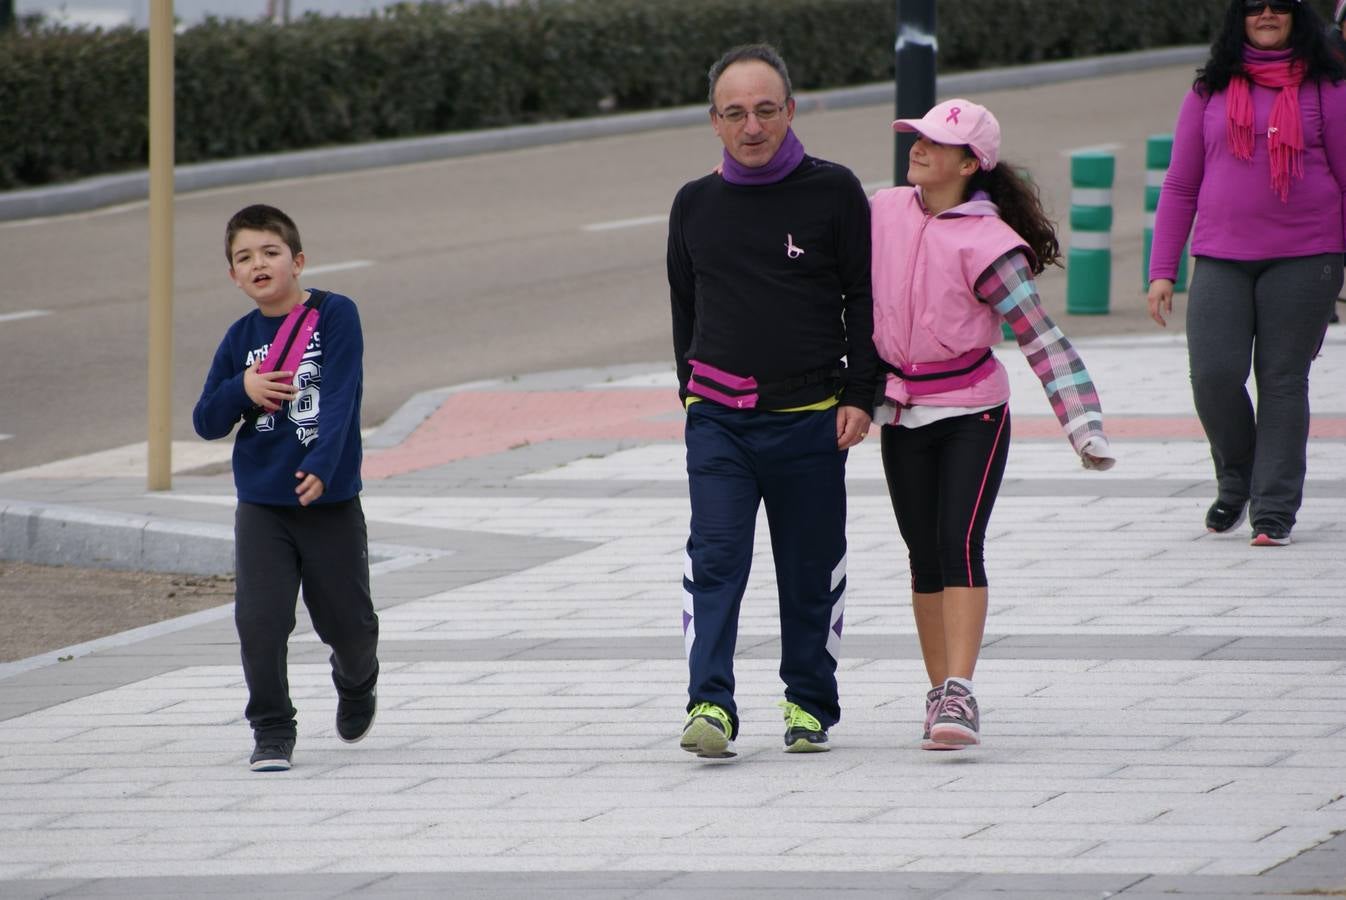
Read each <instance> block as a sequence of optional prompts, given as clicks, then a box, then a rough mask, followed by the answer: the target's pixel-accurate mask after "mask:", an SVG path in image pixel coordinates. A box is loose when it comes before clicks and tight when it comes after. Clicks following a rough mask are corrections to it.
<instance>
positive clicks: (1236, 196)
mask: <svg viewBox="0 0 1346 900" xmlns="http://www.w3.org/2000/svg"><path fill="white" fill-rule="evenodd" d="M1343 78H1346V71H1343V66H1342V63H1341V61H1340V60H1339V59H1338V58H1337V57H1336V56H1335V55H1334V54H1333V53H1332V51H1331V50H1330V49H1329V46H1328V43H1327V39H1326V36H1325V33H1324V23H1323V21H1322V19H1321V18H1320V17H1319V16H1318V15H1317V13H1315V12H1314V11H1313V9H1312V8H1311V7H1310V6H1309V4H1307V3H1303V2H1301V0H1276V2H1270V3H1263V2H1258V0H1229V7H1228V10H1227V11H1226V14H1225V19H1224V24H1223V26H1222V27H1221V29H1220V32H1219V34H1218V35H1217V36H1216V38H1215V41H1214V43H1213V44H1212V45H1211V54H1210V58H1209V59H1208V60H1207V61H1206V65H1205V67H1204V68H1202V69H1200V70H1199V71H1198V72H1197V77H1196V81H1195V83H1194V84H1193V85H1192V90H1191V92H1190V93H1188V95H1187V97H1186V99H1185V100H1184V101H1183V104H1182V110H1181V112H1179V114H1178V124H1177V128H1176V129H1175V134H1174V140H1173V161H1172V164H1171V166H1170V167H1169V170H1168V175H1167V177H1166V178H1165V179H1164V186H1163V191H1162V193H1161V195H1160V200H1159V211H1158V213H1157V215H1156V219H1155V228H1154V246H1153V250H1152V253H1151V257H1150V290H1149V298H1148V299H1149V306H1150V317H1151V318H1153V319H1154V320H1155V321H1156V322H1158V323H1159V324H1160V325H1165V324H1167V322H1166V319H1165V316H1169V315H1172V312H1173V279H1174V276H1175V274H1176V273H1177V268H1178V257H1179V255H1180V253H1181V252H1182V246H1183V243H1184V242H1185V241H1186V240H1187V235H1188V232H1189V230H1190V231H1192V256H1193V257H1195V259H1196V266H1195V271H1194V273H1193V276H1192V285H1191V294H1190V296H1189V297H1188V303H1187V347H1188V360H1189V364H1190V366H1191V376H1192V394H1193V398H1194V399H1195V402H1196V411H1197V415H1198V416H1199V417H1200V419H1201V425H1202V427H1203V428H1204V429H1205V431H1206V437H1207V439H1208V440H1209V441H1210V448H1211V458H1212V460H1213V461H1214V463H1215V475H1216V480H1217V484H1218V494H1217V496H1216V499H1215V502H1214V503H1212V504H1211V506H1210V509H1209V510H1208V511H1207V513H1206V528H1207V529H1209V530H1210V531H1212V532H1226V531H1230V530H1232V529H1233V528H1235V527H1236V526H1237V525H1238V524H1239V522H1241V521H1242V520H1243V516H1244V511H1245V508H1249V509H1250V515H1251V518H1252V531H1253V538H1252V543H1253V546H1257V547H1268V546H1271V547H1274V546H1281V545H1284V544H1288V543H1290V530H1291V529H1292V528H1293V527H1294V524H1295V516H1296V514H1297V513H1298V511H1299V506H1300V503H1301V502H1302V500H1303V493H1304V471H1305V456H1306V447H1307V444H1308V433H1309V395H1308V391H1309V366H1310V365H1311V363H1312V361H1313V358H1314V357H1315V356H1316V355H1317V353H1318V350H1319V348H1320V347H1321V346H1322V340H1323V335H1324V332H1325V330H1326V328H1327V321H1328V318H1329V317H1330V316H1331V314H1332V307H1333V302H1334V301H1335V299H1336V296H1337V291H1338V289H1339V288H1340V287H1341V283H1342V253H1343V251H1346V222H1344V220H1343V209H1344V208H1346V204H1344V203H1343V195H1346V82H1343ZM1193 216H1195V218H1196V227H1195V229H1193V228H1192V219H1193ZM1250 369H1251V371H1252V374H1253V376H1254V378H1255V379H1256V383H1257V408H1256V411H1255V412H1254V409H1253V403H1252V400H1251V398H1250V397H1249V395H1248V390H1247V387H1246V385H1247V381H1248V373H1249V370H1250Z"/></svg>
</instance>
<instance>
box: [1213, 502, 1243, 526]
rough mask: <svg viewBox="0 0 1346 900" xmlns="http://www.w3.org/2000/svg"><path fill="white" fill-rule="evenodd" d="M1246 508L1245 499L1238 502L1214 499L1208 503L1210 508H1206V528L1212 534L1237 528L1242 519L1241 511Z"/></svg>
mask: <svg viewBox="0 0 1346 900" xmlns="http://www.w3.org/2000/svg"><path fill="white" fill-rule="evenodd" d="M1247 508H1248V501H1247V500H1243V501H1240V502H1239V503H1226V502H1225V501H1223V500H1216V501H1215V502H1214V503H1212V504H1211V505H1210V509H1208V510H1206V530H1207V531H1209V532H1211V533H1212V534H1224V533H1225V532H1226V531H1230V530H1232V529H1235V528H1237V527H1238V525H1239V523H1240V522H1242V521H1243V513H1244V511H1245V510H1246V509H1247Z"/></svg>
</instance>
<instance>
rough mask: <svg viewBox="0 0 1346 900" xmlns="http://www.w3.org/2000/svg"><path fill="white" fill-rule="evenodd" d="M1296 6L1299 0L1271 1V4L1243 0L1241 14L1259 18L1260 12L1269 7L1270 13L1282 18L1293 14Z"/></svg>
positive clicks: (1259, 0) (1258, 0)
mask: <svg viewBox="0 0 1346 900" xmlns="http://www.w3.org/2000/svg"><path fill="white" fill-rule="evenodd" d="M1298 5H1299V0H1271V2H1263V0H1244V2H1243V14H1244V15H1245V16H1260V15H1261V14H1262V10H1263V9H1265V8H1266V7H1268V6H1270V7H1271V11H1272V12H1274V13H1276V14H1277V15H1281V16H1283V15H1286V14H1288V13H1292V12H1294V11H1295V7H1296V6H1298Z"/></svg>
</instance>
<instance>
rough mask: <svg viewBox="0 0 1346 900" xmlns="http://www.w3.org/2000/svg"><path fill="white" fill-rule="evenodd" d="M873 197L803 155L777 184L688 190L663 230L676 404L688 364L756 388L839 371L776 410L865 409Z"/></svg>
mask: <svg viewBox="0 0 1346 900" xmlns="http://www.w3.org/2000/svg"><path fill="white" fill-rule="evenodd" d="M869 254H870V234H869V200H868V198H866V197H865V192H864V189H863V188H861V187H860V182H859V181H858V180H857V179H856V177H855V176H854V175H853V174H852V173H851V171H850V170H849V169H847V168H845V167H844V166H840V165H837V164H836V163H831V162H827V161H826V160H821V159H816V158H814V157H811V156H805V157H804V159H803V161H802V162H801V163H800V164H799V165H798V166H797V167H796V168H795V170H794V171H793V172H791V173H790V174H789V175H787V176H786V177H785V178H784V179H782V180H781V181H778V182H776V183H774V184H766V185H736V184H730V183H729V182H727V181H725V180H724V179H723V178H721V177H720V176H719V175H714V174H712V175H707V176H706V177H704V178H700V179H698V180H696V181H692V182H689V183H688V184H686V185H684V186H683V188H682V190H680V191H678V195H677V197H676V198H675V199H674V201H673V209H672V212H671V213H670V215H669V222H668V283H669V287H670V288H671V292H672V304H673V350H674V354H675V356H676V361H677V366H678V383H679V385H680V386H681V393H682V397H683V399H684V400H685V399H686V397H687V379H688V378H689V377H690V375H691V366H690V365H689V363H688V360H689V359H696V360H699V361H700V362H703V363H707V364H709V365H712V366H715V367H716V368H719V369H723V370H724V371H726V372H730V373H733V374H735V375H742V376H752V377H754V378H756V379H757V381H758V382H759V383H762V384H771V383H778V384H779V383H780V382H782V381H784V380H787V379H790V378H792V377H795V376H799V375H802V374H804V373H808V372H812V371H815V370H819V369H823V368H826V367H829V366H835V365H837V364H838V362H839V361H840V360H841V358H842V357H843V356H844V357H846V362H847V366H848V368H847V369H846V372H845V375H844V376H843V380H842V381H841V383H840V384H835V383H823V384H818V383H813V384H809V385H807V386H801V387H799V388H796V389H793V390H792V391H791V392H789V393H788V394H787V395H784V396H778V399H779V400H780V402H778V403H776V404H775V408H778V409H785V408H793V407H798V406H806V405H810V404H815V403H819V402H822V401H824V400H826V399H828V396H829V393H831V394H834V392H835V391H836V390H837V389H840V391H841V403H843V404H845V405H848V406H856V407H859V408H860V409H863V410H864V411H865V412H869V411H870V410H871V409H872V408H873V403H874V391H875V389H876V387H877V385H878V357H877V355H876V353H875V351H874V298H873V295H872V293H871V290H870V272H869V262H870V259H869Z"/></svg>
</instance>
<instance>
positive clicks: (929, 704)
mask: <svg viewBox="0 0 1346 900" xmlns="http://www.w3.org/2000/svg"><path fill="white" fill-rule="evenodd" d="M943 703H944V685H942V684H940V685H936V686H935V687H932V688H931V689H930V690H929V691H928V692H927V693H926V695H925V733H924V734H922V735H921V749H922V750H962V749H963V745H962V744H943V743H940V742H939V741H934V740H931V739H930V726H931V725H934V724H935V719H937V718H938V717H939V710H940V707H941V706H942V705H943Z"/></svg>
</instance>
